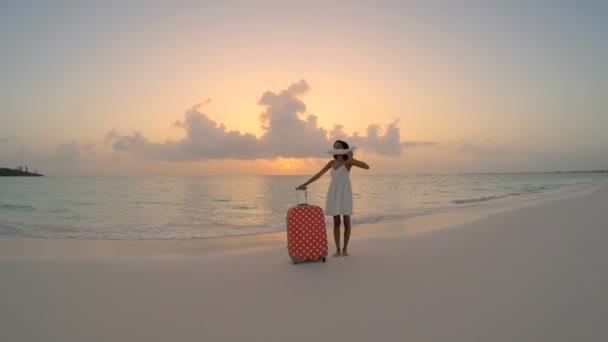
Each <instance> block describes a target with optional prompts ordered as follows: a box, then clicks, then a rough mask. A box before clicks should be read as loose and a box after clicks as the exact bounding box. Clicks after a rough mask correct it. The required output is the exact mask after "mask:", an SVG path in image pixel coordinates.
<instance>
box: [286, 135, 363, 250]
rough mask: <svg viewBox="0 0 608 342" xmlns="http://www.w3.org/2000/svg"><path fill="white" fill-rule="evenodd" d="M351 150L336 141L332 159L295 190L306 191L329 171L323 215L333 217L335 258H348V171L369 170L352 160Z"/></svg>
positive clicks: (350, 210) (350, 203) (350, 200)
mask: <svg viewBox="0 0 608 342" xmlns="http://www.w3.org/2000/svg"><path fill="white" fill-rule="evenodd" d="M353 149H354V148H349V146H348V144H347V143H346V142H344V141H342V140H336V142H335V143H334V149H333V150H332V151H331V152H332V154H333V155H334V159H333V160H330V161H329V162H328V163H327V165H325V166H324V167H323V168H322V169H321V171H319V172H318V173H317V174H316V175H314V176H312V178H310V179H309V180H308V181H307V182H306V183H304V184H302V185H300V186H298V187H297V188H296V189H297V190H306V187H307V186H308V184H310V183H312V182H314V181H316V180H317V179H319V178H320V177H321V176H322V175H323V174H324V173H325V172H327V170H330V169H331V171H330V174H331V183H330V184H329V189H328V190H327V198H326V201H325V215H328V216H333V217H334V240H335V241H336V253H335V254H334V256H335V257H338V256H341V255H342V256H348V252H347V247H348V240H349V239H350V216H351V215H352V213H353V192H352V188H351V185H350V176H349V175H350V169H351V168H352V167H353V166H356V167H360V168H362V169H366V170H369V165H367V164H366V163H364V162H362V161H360V160H357V159H355V158H353ZM340 215H342V217H343V218H344V248H342V249H340V225H341V223H342V222H341V220H340Z"/></svg>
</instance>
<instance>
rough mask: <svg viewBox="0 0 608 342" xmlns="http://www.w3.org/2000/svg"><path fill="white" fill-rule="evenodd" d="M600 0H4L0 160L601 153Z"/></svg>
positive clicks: (519, 157)
mask: <svg viewBox="0 0 608 342" xmlns="http://www.w3.org/2000/svg"><path fill="white" fill-rule="evenodd" d="M606 18H608V2H604V1H580V2H577V1H447V0H446V1H177V2H173V1H82V2H81V1H0V51H1V53H0V78H1V80H2V81H1V82H0V166H2V167H11V168H12V167H16V166H19V165H28V166H29V168H30V169H37V170H38V171H40V172H42V173H45V174H49V175H134V174H146V175H173V174H176V175H181V174H185V175H209V174H311V173H314V172H316V171H317V170H318V169H319V168H320V167H321V166H322V165H323V164H324V163H325V162H326V160H328V157H331V156H329V155H328V154H326V153H325V152H326V150H328V149H329V148H331V145H332V142H333V140H334V139H335V138H344V139H346V141H347V142H349V143H352V145H354V146H357V148H358V149H357V150H356V151H355V157H356V158H358V159H362V160H364V161H366V162H367V163H368V164H370V166H371V170H370V172H369V173H370V174H410V173H460V172H513V171H553V170H571V169H606V168H608V132H607V129H608V63H607V62H606V61H608V20H606Z"/></svg>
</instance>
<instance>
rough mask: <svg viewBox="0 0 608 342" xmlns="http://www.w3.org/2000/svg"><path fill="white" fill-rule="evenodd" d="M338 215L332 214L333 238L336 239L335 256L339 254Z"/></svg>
mask: <svg viewBox="0 0 608 342" xmlns="http://www.w3.org/2000/svg"><path fill="white" fill-rule="evenodd" d="M340 223H341V222H340V215H337V216H334V240H335V241H336V253H335V254H334V256H335V257H339V256H340Z"/></svg>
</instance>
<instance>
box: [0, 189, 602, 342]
mask: <svg viewBox="0 0 608 342" xmlns="http://www.w3.org/2000/svg"><path fill="white" fill-rule="evenodd" d="M510 209H512V208H510ZM503 210H504V208H503V209H502V210H494V211H492V212H490V214H491V215H489V216H488V217H485V218H482V219H479V220H476V221H473V222H470V221H471V220H470V215H469V216H467V215H464V216H463V214H462V212H461V213H460V214H458V213H456V214H455V213H450V214H444V215H436V216H429V217H423V218H417V219H414V220H408V221H406V222H401V223H399V224H393V225H376V226H369V227H354V228H353V229H354V230H355V231H354V233H353V240H352V244H351V246H350V252H351V256H349V257H341V258H330V259H329V260H328V262H327V263H325V264H323V263H309V264H301V265H292V264H290V262H289V258H288V257H287V251H286V249H285V241H284V234H265V235H259V236H253V237H241V238H225V239H212V240H197V241H69V240H37V239H16V238H12V239H11V238H4V239H1V240H0V277H1V278H0V279H1V280H0V305H1V306H0V341H3V342H4V341H7V342H9V341H45V342H46V341H62V342H64V341H451V342H452V341H467V342H471V341H488V342H496V341H517V342H521V341H552V342H553V341H569V342H570V341H608V323H607V322H608V292H607V289H608V186H603V187H601V188H600V189H599V190H597V191H595V192H593V193H592V194H590V195H586V196H583V197H581V196H575V197H570V198H566V199H559V200H552V201H545V202H544V203H537V204H535V205H532V206H528V207H524V208H519V209H514V210H509V211H506V212H505V211H503ZM497 211H503V212H499V213H496V212H497ZM469 214H470V213H469ZM463 217H465V218H464V219H463ZM450 222H452V224H451V225H450ZM448 227H449V228H450V229H435V228H448ZM412 232H424V233H422V234H412ZM330 242H331V240H330ZM330 246H332V251H333V242H331V243H330Z"/></svg>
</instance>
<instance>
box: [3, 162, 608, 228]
mask: <svg viewBox="0 0 608 342" xmlns="http://www.w3.org/2000/svg"><path fill="white" fill-rule="evenodd" d="M309 177H310V176H308V175H307V176H246V177H32V178H29V177H2V178H0V235H7V236H20V237H36V238H55V239H119V240H139V239H191V238H209V237H218V236H230V235H245V234H254V233H262V232H273V231H281V230H284V229H285V215H286V212H287V210H288V209H289V208H290V207H292V206H294V205H295V202H296V192H295V191H294V190H293V188H294V187H295V186H297V185H298V184H301V183H303V182H304V181H306V180H307V179H308V178H309ZM351 180H352V183H353V194H354V213H353V217H352V221H353V224H355V225H356V224H358V223H376V222H390V221H396V220H403V219H407V218H410V217H414V216H419V215H427V214H432V213H437V212H443V211H448V210H451V209H454V208H459V207H465V206H469V207H475V206H483V205H487V204H488V203H491V202H492V201H496V200H499V199H509V198H510V199H512V200H518V199H520V198H521V199H523V198H526V197H530V196H538V195H539V194H541V195H542V194H543V193H548V192H551V191H554V190H556V189H567V188H568V187H573V186H576V185H580V184H591V183H594V182H598V181H603V180H608V174H605V173H603V174H595V173H532V174H472V175H415V176H413V175H407V176H368V175H366V176H358V175H354V174H353V175H352V176H351ZM328 184H329V176H325V177H323V178H321V179H320V180H318V181H317V182H315V183H313V184H312V185H311V186H309V190H308V202H309V203H310V204H314V205H319V206H321V207H324V203H325V191H326V190H327V186H328ZM300 200H301V201H302V200H303V196H300ZM327 222H328V223H330V222H331V217H327ZM329 226H331V225H329Z"/></svg>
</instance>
